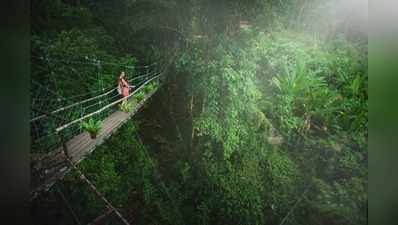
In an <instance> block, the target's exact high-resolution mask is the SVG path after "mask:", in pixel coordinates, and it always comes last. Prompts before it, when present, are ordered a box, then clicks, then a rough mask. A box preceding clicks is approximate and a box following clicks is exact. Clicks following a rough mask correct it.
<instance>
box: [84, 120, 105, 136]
mask: <svg viewBox="0 0 398 225" xmlns="http://www.w3.org/2000/svg"><path fill="white" fill-rule="evenodd" d="M80 127H81V128H82V129H83V130H85V131H87V132H89V133H90V135H94V136H95V135H97V133H98V132H99V131H100V130H101V121H99V120H97V121H96V120H94V119H93V118H92V117H91V118H90V119H89V120H88V121H82V123H81V125H80Z"/></svg>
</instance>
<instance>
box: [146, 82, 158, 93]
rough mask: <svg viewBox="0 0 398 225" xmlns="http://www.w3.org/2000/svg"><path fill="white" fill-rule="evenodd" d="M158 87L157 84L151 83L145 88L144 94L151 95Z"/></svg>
mask: <svg viewBox="0 0 398 225" xmlns="http://www.w3.org/2000/svg"><path fill="white" fill-rule="evenodd" d="M156 86H157V85H156V83H154V82H151V83H150V84H148V85H146V86H145V87H144V92H145V93H146V94H148V93H151V92H152V91H153V90H155V88H156Z"/></svg>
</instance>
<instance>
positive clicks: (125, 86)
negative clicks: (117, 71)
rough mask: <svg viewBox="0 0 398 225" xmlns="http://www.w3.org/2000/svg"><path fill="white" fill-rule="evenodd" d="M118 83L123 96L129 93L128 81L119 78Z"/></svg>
mask: <svg viewBox="0 0 398 225" xmlns="http://www.w3.org/2000/svg"><path fill="white" fill-rule="evenodd" d="M119 85H120V87H121V89H122V95H123V97H126V96H128V95H129V83H127V81H125V80H124V79H120V80H119Z"/></svg>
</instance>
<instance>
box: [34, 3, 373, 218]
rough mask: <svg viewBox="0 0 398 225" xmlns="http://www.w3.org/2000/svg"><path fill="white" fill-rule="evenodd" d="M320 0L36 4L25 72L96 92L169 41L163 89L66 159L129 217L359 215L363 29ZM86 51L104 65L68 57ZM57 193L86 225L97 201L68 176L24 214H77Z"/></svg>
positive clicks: (55, 85)
mask: <svg viewBox="0 0 398 225" xmlns="http://www.w3.org/2000/svg"><path fill="white" fill-rule="evenodd" d="M322 2H323V1H319V0H284V1H280V0H253V1H243V0H217V1H214V0H170V1H165V0H96V1H94V0H63V1H61V0H38V1H36V3H35V4H33V3H32V38H31V45H32V78H34V79H36V80H40V81H42V82H43V83H45V84H46V85H47V86H48V87H50V88H51V89H53V90H56V92H57V93H58V94H59V95H61V96H67V95H73V94H77V93H81V92H84V91H90V90H97V89H98V88H101V87H105V86H109V85H112V84H113V83H114V82H115V77H116V75H117V74H118V72H119V71H120V70H121V69H122V67H121V66H132V67H133V68H134V67H135V66H137V65H140V64H142V65H144V64H147V63H150V62H152V61H155V60H156V59H160V58H162V57H166V55H168V54H170V52H171V51H176V50H175V48H174V47H175V46H178V51H177V57H176V59H175V60H174V62H173V65H172V68H171V71H170V72H169V73H168V74H167V78H166V82H165V84H164V85H163V86H162V88H161V89H160V90H159V91H158V92H157V93H156V94H155V95H154V96H153V97H152V98H151V100H150V101H149V102H148V103H147V105H146V106H145V108H144V109H143V110H142V111H141V112H140V113H139V114H138V115H137V116H136V117H134V118H133V119H132V120H131V121H129V122H128V123H127V124H126V125H124V126H123V127H122V128H121V129H120V130H119V131H118V132H117V133H115V134H113V135H112V137H111V138H110V139H109V140H108V141H106V142H105V143H104V144H103V145H101V146H99V147H98V148H97V149H96V150H95V151H94V152H93V153H92V155H91V156H90V157H88V158H87V159H85V160H84V161H83V162H82V163H80V164H79V165H78V166H79V168H80V169H81V170H82V171H83V172H84V173H85V174H86V176H87V177H88V178H89V179H90V180H92V181H93V182H94V183H95V185H96V187H97V188H98V189H99V190H100V191H101V192H102V193H104V195H105V196H106V197H107V198H108V199H109V200H110V201H111V202H112V203H113V204H114V205H115V206H116V207H118V208H120V209H121V212H122V213H123V214H124V215H125V217H126V218H127V219H128V220H129V222H131V224H153V225H156V224H170V225H176V224H181V225H183V224H201V225H206V224H209V225H210V224H211V225H214V224H237V225H238V224H239V225H247V224H266V225H271V224H272V225H274V224H281V223H283V224H285V225H287V224H292V225H293V224H294V225H298V224H302V225H308V224H313V225H318V224H336V225H343V224H347V225H359V224H361V225H362V224H367V182H368V179H367V173H368V172H367V161H368V153H367V135H368V113H367V112H368V110H367V107H368V66H367V62H368V61H367V60H368V59H367V36H366V35H365V34H364V33H363V32H362V30H361V27H360V25H358V24H356V23H355V21H357V20H358V19H357V15H354V14H353V13H352V12H351V14H348V16H346V17H343V16H339V13H344V12H342V11H339V10H337V8H339V7H334V5H333V4H330V5H327V4H326V5H325V4H322ZM331 2H334V1H331ZM337 2H339V1H337ZM336 4H337V3H336ZM339 4H343V3H341V2H339ZM336 10H337V11H336ZM333 15H334V17H333ZM353 21H354V22H353ZM242 24H245V25H244V26H243V25H242ZM176 43H178V44H177V45H176ZM40 57H44V58H46V59H48V60H47V61H43V60H40ZM87 59H90V60H94V61H95V60H98V61H106V62H111V63H112V62H114V63H115V65H111V64H109V65H107V66H105V65H103V66H102V67H101V68H100V69H101V70H100V71H101V76H98V74H99V72H98V71H99V70H98V67H95V66H94V67H93V66H88V65H79V64H73V63H71V61H74V60H75V61H77V60H87ZM52 60H53V61H52ZM55 60H58V61H55ZM116 64H117V65H116ZM127 72H128V73H131V74H134V73H135V69H131V70H130V71H127ZM83 90H84V91H83ZM32 93H35V90H32ZM57 191H62V192H63V193H65V195H66V198H67V199H68V201H69V203H70V204H71V206H72V208H73V209H74V211H75V212H77V216H78V217H79V219H80V220H81V221H82V222H83V223H89V222H90V221H92V220H93V219H94V218H96V217H97V216H98V215H100V214H102V213H103V212H104V211H105V206H104V204H103V202H101V201H100V199H98V198H97V197H96V195H94V194H93V193H92V192H91V191H90V189H89V188H88V187H86V186H85V185H84V184H82V182H81V181H80V180H79V179H78V176H77V174H75V173H74V172H73V171H72V172H70V173H69V174H68V175H67V176H66V177H65V179H64V180H63V181H59V182H58V183H57V184H56V185H55V186H54V187H53V188H52V189H51V190H50V191H49V192H48V193H46V194H43V195H42V196H40V197H39V198H37V199H35V200H34V201H33V202H32V215H33V218H34V221H35V223H36V224H72V223H74V220H73V217H72V216H71V214H70V212H69V211H68V209H67V207H66V206H64V203H62V200H61V198H60V196H59V195H58V194H57V193H58V192H57ZM104 223H105V224H119V223H120V221H118V220H117V218H115V217H113V216H110V217H108V218H106V220H104Z"/></svg>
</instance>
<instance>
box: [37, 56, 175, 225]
mask: <svg viewBox="0 0 398 225" xmlns="http://www.w3.org/2000/svg"><path fill="white" fill-rule="evenodd" d="M174 56H175V55H174ZM174 56H173V57H169V60H167V61H166V60H163V61H160V60H158V61H155V62H154V63H150V64H148V65H133V63H131V62H130V63H128V62H127V63H115V62H104V61H100V60H95V59H94V60H92V59H88V58H84V59H83V60H66V59H56V58H45V57H33V58H32V60H33V59H34V60H36V62H35V66H37V68H39V69H38V70H37V73H36V74H33V75H32V79H31V119H30V130H31V199H34V198H35V197H36V196H37V195H38V194H39V193H41V192H44V191H48V190H49V189H50V188H51V187H52V186H53V185H54V184H55V183H56V182H57V181H58V180H60V179H62V178H63V177H64V176H65V175H66V174H67V173H68V172H69V171H70V170H71V169H75V170H77V171H78V172H79V173H80V174H81V176H80V177H81V179H82V180H84V181H85V182H86V183H87V184H88V185H89V187H90V188H91V189H92V190H93V192H94V193H96V194H97V195H98V197H99V198H101V199H102V200H104V203H105V205H106V206H107V208H108V211H107V212H106V215H108V214H110V213H112V212H114V213H115V214H116V215H117V216H118V217H119V218H120V220H121V221H122V222H123V223H124V224H129V223H128V222H127V221H126V220H125V219H124V217H123V216H122V215H121V213H120V212H119V211H118V210H117V209H116V208H114V207H113V206H112V204H111V203H110V202H109V201H108V200H107V199H106V198H105V197H104V196H103V195H102V194H101V193H100V192H99V191H98V190H97V189H96V188H95V186H94V185H93V184H92V182H90V181H89V180H88V179H87V178H86V177H85V176H84V175H83V174H82V173H81V171H80V170H79V169H78V168H77V166H76V165H77V164H78V163H80V162H81V161H82V160H84V158H85V157H87V156H88V155H89V154H90V153H92V152H93V151H94V150H95V148H96V147H97V146H99V145H101V144H102V143H103V142H104V141H105V140H106V139H107V138H108V137H110V136H111V135H112V134H113V133H114V132H115V131H117V130H118V128H120V127H121V126H122V125H123V124H124V123H125V122H126V121H128V120H129V119H130V118H131V117H132V116H133V115H134V114H136V113H137V112H138V111H139V109H140V108H142V106H143V105H144V104H145V102H146V101H147V100H148V99H149V98H150V97H151V96H152V95H153V94H154V93H155V92H156V91H157V90H158V88H159V87H160V86H161V85H162V83H163V80H164V79H163V78H164V76H163V75H164V74H166V73H167V71H168V68H169V66H170V65H171V63H172V60H173V59H174ZM76 68H80V69H81V70H77V69H76ZM121 70H122V71H125V72H126V74H127V76H126V80H127V81H128V83H129V84H130V85H132V87H133V89H132V90H131V92H130V93H129V95H128V96H125V97H122V96H121V95H120V94H119V93H118V91H117V82H116V81H117V76H118V73H119V72H120V71H121ZM65 71H67V72H65ZM82 71H84V72H82ZM65 74H69V75H68V76H66V75H65ZM76 85H78V86H76ZM76 90H83V91H79V92H76ZM123 102H127V103H128V104H126V105H127V110H126V108H125V109H123V108H122V107H121V105H122V103H123ZM90 119H92V120H95V121H101V122H100V123H101V129H100V130H99V132H98V134H97V136H96V138H92V137H91V136H90V134H89V133H88V132H87V131H86V130H84V129H83V127H82V123H83V122H85V121H87V120H90ZM63 199H64V198H63ZM102 216H103V217H105V215H102ZM102 216H100V217H99V218H97V219H100V218H102Z"/></svg>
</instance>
